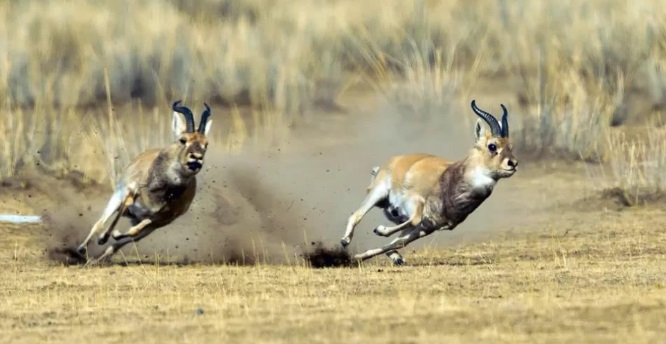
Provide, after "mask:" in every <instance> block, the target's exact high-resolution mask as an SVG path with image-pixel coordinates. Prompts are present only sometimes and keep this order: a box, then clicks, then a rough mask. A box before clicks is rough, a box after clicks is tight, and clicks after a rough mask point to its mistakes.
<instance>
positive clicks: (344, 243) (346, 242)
mask: <svg viewBox="0 0 666 344" xmlns="http://www.w3.org/2000/svg"><path fill="white" fill-rule="evenodd" d="M340 244H341V245H342V247H343V248H345V247H347V246H349V244H351V238H350V237H344V238H342V240H340Z"/></svg>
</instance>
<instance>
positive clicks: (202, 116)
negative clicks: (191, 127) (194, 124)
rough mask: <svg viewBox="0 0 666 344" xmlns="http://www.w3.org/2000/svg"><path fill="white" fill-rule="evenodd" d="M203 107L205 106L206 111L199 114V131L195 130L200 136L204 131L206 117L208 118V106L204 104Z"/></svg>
mask: <svg viewBox="0 0 666 344" xmlns="http://www.w3.org/2000/svg"><path fill="white" fill-rule="evenodd" d="M204 105H205V106H206V111H204V112H203V113H202V114H201V121H200V122H199V129H198V130H197V131H198V132H200V133H202V134H203V133H204V131H205V130H206V122H208V117H210V106H208V104H206V103H204Z"/></svg>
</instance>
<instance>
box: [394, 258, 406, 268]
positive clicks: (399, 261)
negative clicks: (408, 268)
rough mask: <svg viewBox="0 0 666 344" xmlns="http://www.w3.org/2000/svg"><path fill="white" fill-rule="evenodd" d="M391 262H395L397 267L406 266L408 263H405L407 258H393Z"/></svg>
mask: <svg viewBox="0 0 666 344" xmlns="http://www.w3.org/2000/svg"><path fill="white" fill-rule="evenodd" d="M391 260H393V264H394V265H396V266H401V265H405V263H407V262H406V261H405V258H402V257H395V258H391Z"/></svg>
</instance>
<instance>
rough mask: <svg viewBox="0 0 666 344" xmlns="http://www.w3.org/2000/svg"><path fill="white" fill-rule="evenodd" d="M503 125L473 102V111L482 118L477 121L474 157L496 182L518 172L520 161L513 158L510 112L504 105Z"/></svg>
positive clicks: (502, 105)
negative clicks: (488, 128) (510, 137)
mask: <svg viewBox="0 0 666 344" xmlns="http://www.w3.org/2000/svg"><path fill="white" fill-rule="evenodd" d="M500 106H501V107H502V110H503V114H502V124H500V123H499V122H497V119H496V118H495V117H494V116H493V115H491V114H490V113H488V112H486V111H483V110H481V109H479V108H478V107H477V106H476V101H475V100H472V110H474V113H475V114H476V115H478V116H479V117H480V118H479V119H477V121H476V128H475V134H476V144H475V146H474V149H473V152H472V156H473V159H474V160H473V161H474V162H475V163H476V164H478V165H477V166H479V165H480V166H479V167H483V170H484V172H485V174H486V175H487V176H489V177H491V178H493V179H495V180H497V179H499V178H508V177H511V176H512V175H513V174H514V173H515V172H516V167H517V166H518V160H516V158H515V157H514V156H513V153H512V152H511V149H512V148H513V145H512V143H511V141H510V139H509V121H508V119H507V116H508V111H507V109H506V107H505V106H504V104H500ZM482 120H483V121H484V122H486V124H488V127H490V131H488V130H486V128H485V126H484V125H483V123H482Z"/></svg>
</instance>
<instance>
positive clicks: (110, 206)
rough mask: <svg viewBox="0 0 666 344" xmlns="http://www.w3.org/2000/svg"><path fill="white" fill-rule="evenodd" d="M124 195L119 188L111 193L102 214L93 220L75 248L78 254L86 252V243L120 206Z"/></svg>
mask: <svg viewBox="0 0 666 344" xmlns="http://www.w3.org/2000/svg"><path fill="white" fill-rule="evenodd" d="M124 197H126V196H125V192H124V190H123V189H120V190H118V191H116V192H115V193H114V194H113V195H111V198H110V199H109V202H108V203H107V204H106V208H104V212H103V213H102V216H101V217H100V218H99V219H98V220H97V222H95V224H94V225H93V226H92V228H91V229H90V233H88V236H87V237H86V238H85V239H84V240H83V242H81V244H80V245H79V247H78V248H77V249H76V250H77V251H78V252H79V254H85V253H86V251H87V248H88V243H89V242H90V240H91V239H92V237H93V236H94V235H95V233H97V232H99V231H100V230H101V229H102V228H103V227H104V224H105V223H106V221H108V220H109V218H110V217H111V215H113V213H114V212H116V211H117V210H118V208H120V206H121V204H122V202H123V198H124ZM114 222H115V221H114Z"/></svg>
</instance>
